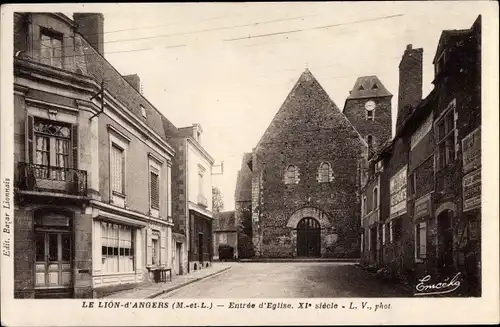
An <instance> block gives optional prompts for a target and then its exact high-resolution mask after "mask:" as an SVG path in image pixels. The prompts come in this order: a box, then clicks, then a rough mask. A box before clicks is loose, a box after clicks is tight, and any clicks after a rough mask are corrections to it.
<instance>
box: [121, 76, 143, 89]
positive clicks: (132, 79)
mask: <svg viewBox="0 0 500 327" xmlns="http://www.w3.org/2000/svg"><path fill="white" fill-rule="evenodd" d="M123 78H124V79H125V80H126V81H127V82H128V83H129V84H130V85H132V87H133V88H134V89H135V90H136V91H137V92H139V93H141V94H142V88H141V79H140V78H139V75H137V74H132V75H123Z"/></svg>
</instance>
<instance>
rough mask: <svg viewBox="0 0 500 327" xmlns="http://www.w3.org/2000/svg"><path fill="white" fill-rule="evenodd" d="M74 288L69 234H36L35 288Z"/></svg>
mask: <svg viewBox="0 0 500 327" xmlns="http://www.w3.org/2000/svg"><path fill="white" fill-rule="evenodd" d="M71 286H72V272H71V235H70V233H68V232H52V231H36V232H35V287H36V288H67V287H71Z"/></svg>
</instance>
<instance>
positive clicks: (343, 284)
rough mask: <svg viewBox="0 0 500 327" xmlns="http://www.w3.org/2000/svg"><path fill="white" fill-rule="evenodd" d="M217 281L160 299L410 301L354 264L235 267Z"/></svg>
mask: <svg viewBox="0 0 500 327" xmlns="http://www.w3.org/2000/svg"><path fill="white" fill-rule="evenodd" d="M231 265H232V268H231V269H230V270H228V271H226V272H223V273H221V274H219V275H217V276H215V277H212V278H208V279H206V280H203V281H200V282H197V283H193V284H191V285H188V286H186V287H183V288H181V289H179V290H176V291H173V292H171V293H167V294H165V295H163V296H161V297H160V298H299V297H304V298H305V297H324V298H328V297H410V296H412V294H411V292H409V291H407V290H405V289H403V288H402V287H400V286H399V285H392V284H389V283H385V282H383V281H380V280H379V279H377V278H376V277H375V276H374V275H372V274H370V273H368V272H366V271H364V270H363V269H361V268H360V267H358V266H356V265H355V264H352V263H337V262H311V263H307V262H297V263H294V262H283V263H232V264H231Z"/></svg>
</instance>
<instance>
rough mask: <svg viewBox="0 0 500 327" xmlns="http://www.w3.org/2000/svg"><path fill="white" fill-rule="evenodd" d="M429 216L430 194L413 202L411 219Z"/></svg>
mask: <svg viewBox="0 0 500 327" xmlns="http://www.w3.org/2000/svg"><path fill="white" fill-rule="evenodd" d="M430 215H431V193H428V194H426V195H424V196H422V197H421V198H419V199H417V200H416V201H415V210H414V214H413V217H414V218H419V217H424V216H430Z"/></svg>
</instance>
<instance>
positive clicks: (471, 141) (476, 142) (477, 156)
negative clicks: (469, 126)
mask: <svg viewBox="0 0 500 327" xmlns="http://www.w3.org/2000/svg"><path fill="white" fill-rule="evenodd" d="M462 164H463V171H464V173H465V172H468V171H470V170H473V169H477V168H479V167H480V166H481V128H480V127H478V128H476V129H475V130H474V131H473V132H472V133H470V134H469V135H467V136H466V137H464V138H463V139H462Z"/></svg>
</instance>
